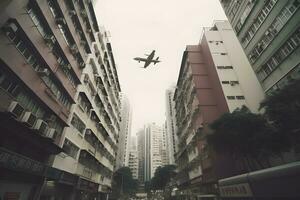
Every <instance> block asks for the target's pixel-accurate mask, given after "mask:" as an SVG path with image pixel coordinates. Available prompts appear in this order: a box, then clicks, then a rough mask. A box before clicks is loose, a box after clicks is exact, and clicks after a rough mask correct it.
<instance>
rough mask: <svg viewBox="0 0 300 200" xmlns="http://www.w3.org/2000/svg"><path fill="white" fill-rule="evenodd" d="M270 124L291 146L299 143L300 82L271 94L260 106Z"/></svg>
mask: <svg viewBox="0 0 300 200" xmlns="http://www.w3.org/2000/svg"><path fill="white" fill-rule="evenodd" d="M260 108H261V109H264V110H265V116H266V117H267V119H268V120H269V121H270V123H271V124H272V125H273V126H274V127H275V128H277V130H278V131H279V132H280V133H281V134H282V135H283V136H282V137H285V138H288V139H289V142H290V143H291V144H292V145H297V144H299V141H300V116H299V114H300V80H295V81H292V82H291V83H290V84H289V85H287V86H286V87H284V88H282V89H281V90H278V91H275V92H273V93H272V94H271V95H269V96H268V97H267V98H266V99H265V100H264V101H263V102H262V103H261V105H260Z"/></svg>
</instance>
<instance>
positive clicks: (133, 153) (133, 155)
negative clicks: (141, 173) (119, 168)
mask: <svg viewBox="0 0 300 200" xmlns="http://www.w3.org/2000/svg"><path fill="white" fill-rule="evenodd" d="M128 167H129V168H130V170H131V173H132V176H133V178H134V179H136V180H138V168H139V160H138V151H137V146H136V137H131V143H130V148H129V161H128Z"/></svg>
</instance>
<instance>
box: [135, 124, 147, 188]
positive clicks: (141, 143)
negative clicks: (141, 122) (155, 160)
mask: <svg viewBox="0 0 300 200" xmlns="http://www.w3.org/2000/svg"><path fill="white" fill-rule="evenodd" d="M136 135H137V151H138V180H139V183H140V184H143V183H144V182H145V178H144V171H145V170H144V168H145V131H144V129H141V130H139V131H138V132H137V134H136Z"/></svg>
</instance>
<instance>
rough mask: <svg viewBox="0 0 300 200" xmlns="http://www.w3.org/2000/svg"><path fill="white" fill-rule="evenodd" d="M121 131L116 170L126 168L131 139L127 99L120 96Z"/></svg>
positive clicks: (129, 109)
mask: <svg viewBox="0 0 300 200" xmlns="http://www.w3.org/2000/svg"><path fill="white" fill-rule="evenodd" d="M120 97H121V131H120V134H119V139H118V141H119V142H118V153H117V158H116V168H115V170H117V169H119V168H120V167H124V166H128V161H129V152H130V138H131V120H132V111H131V107H130V103H129V100H128V98H127V97H126V96H125V95H124V94H121V95H120Z"/></svg>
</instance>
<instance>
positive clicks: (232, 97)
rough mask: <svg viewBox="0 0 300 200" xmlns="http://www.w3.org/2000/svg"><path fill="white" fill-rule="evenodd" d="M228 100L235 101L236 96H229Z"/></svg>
mask: <svg viewBox="0 0 300 200" xmlns="http://www.w3.org/2000/svg"><path fill="white" fill-rule="evenodd" d="M227 99H228V100H233V99H235V96H227Z"/></svg>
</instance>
